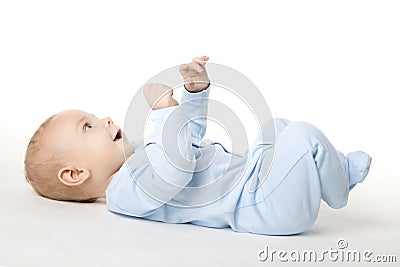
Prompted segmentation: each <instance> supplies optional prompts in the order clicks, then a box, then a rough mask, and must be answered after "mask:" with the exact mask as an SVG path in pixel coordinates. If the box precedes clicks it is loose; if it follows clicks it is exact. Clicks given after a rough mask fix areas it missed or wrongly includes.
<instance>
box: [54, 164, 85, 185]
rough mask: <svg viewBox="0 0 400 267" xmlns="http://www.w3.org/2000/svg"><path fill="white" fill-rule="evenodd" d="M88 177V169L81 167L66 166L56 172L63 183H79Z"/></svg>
mask: <svg viewBox="0 0 400 267" xmlns="http://www.w3.org/2000/svg"><path fill="white" fill-rule="evenodd" d="M89 177H90V171H88V170H87V169H81V168H72V167H66V168H62V169H61V170H59V172H58V179H59V180H60V181H61V182H62V183H63V184H65V185H69V186H74V185H80V184H82V183H83V182H85V181H86V180H87V179H88V178H89Z"/></svg>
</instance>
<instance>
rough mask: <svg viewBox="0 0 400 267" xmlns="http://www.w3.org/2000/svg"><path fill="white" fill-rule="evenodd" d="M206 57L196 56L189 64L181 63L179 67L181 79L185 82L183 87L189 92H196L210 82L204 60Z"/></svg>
mask: <svg viewBox="0 0 400 267" xmlns="http://www.w3.org/2000/svg"><path fill="white" fill-rule="evenodd" d="M207 60H208V57H206V56H202V57H196V58H194V59H193V60H192V62H190V63H189V64H182V65H181V66H180V68H179V72H180V73H181V75H182V77H183V80H184V82H185V88H186V90H188V91H189V92H192V93H197V92H200V91H203V90H204V89H207V87H208V85H209V84H210V80H209V79H208V75H207V71H206V67H205V65H206V61H207Z"/></svg>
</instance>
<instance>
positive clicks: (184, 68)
mask: <svg viewBox="0 0 400 267" xmlns="http://www.w3.org/2000/svg"><path fill="white" fill-rule="evenodd" d="M188 69H189V65H188V64H182V65H180V66H179V72H180V73H181V74H182V75H184V74H185V73H186V72H187V71H188Z"/></svg>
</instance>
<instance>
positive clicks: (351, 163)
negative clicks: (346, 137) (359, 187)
mask: <svg viewBox="0 0 400 267" xmlns="http://www.w3.org/2000/svg"><path fill="white" fill-rule="evenodd" d="M346 159H347V162H348V170H349V189H353V187H354V186H355V185H356V184H358V183H361V182H362V181H364V179H365V177H366V176H367V174H368V171H369V167H370V165H371V160H372V158H371V157H370V156H369V155H368V154H367V153H364V152H362V151H354V152H350V153H348V154H347V155H346Z"/></svg>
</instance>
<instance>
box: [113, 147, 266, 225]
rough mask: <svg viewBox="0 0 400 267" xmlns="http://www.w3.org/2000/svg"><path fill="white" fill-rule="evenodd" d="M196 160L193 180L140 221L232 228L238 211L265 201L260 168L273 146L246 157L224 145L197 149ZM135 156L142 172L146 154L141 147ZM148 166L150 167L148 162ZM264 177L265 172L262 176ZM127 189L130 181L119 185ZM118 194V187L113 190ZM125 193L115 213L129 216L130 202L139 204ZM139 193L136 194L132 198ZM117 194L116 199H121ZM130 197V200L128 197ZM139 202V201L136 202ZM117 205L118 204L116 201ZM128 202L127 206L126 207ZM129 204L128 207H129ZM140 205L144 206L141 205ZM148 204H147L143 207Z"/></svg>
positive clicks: (126, 171) (124, 174)
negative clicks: (149, 220)
mask: <svg viewBox="0 0 400 267" xmlns="http://www.w3.org/2000/svg"><path fill="white" fill-rule="evenodd" d="M193 148H194V150H195V156H196V169H195V171H194V172H193V177H192V180H191V181H190V182H189V183H188V184H187V185H186V186H185V187H184V188H182V190H181V191H180V192H179V193H178V194H177V195H175V196H174V197H173V199H171V200H170V201H169V202H168V203H165V204H164V205H162V206H160V207H159V208H157V209H154V210H152V211H151V212H148V213H146V214H143V215H141V216H140V217H143V218H146V219H151V220H155V221H163V222H168V223H194V224H200V225H206V226H210V227H228V226H232V224H234V223H235V219H236V218H235V211H236V209H238V208H241V207H244V206H251V205H254V204H256V203H258V202H262V201H263V195H262V192H259V190H255V189H257V186H258V185H259V183H260V177H259V176H258V175H259V173H260V168H263V169H266V167H267V166H266V164H265V163H266V162H269V158H271V159H272V153H270V152H271V151H272V150H271V149H270V148H271V146H268V145H264V144H255V145H253V146H251V147H250V148H249V150H248V151H247V153H246V154H236V153H231V152H230V151H228V150H227V149H226V148H225V147H224V146H223V145H222V144H220V143H216V142H211V143H209V144H206V145H203V146H195V145H193ZM135 153H138V155H137V156H140V153H141V154H142V156H140V157H138V158H140V159H141V160H142V162H138V163H137V164H138V166H137V167H138V168H140V167H141V166H143V165H145V164H146V160H145V159H146V158H147V157H146V155H145V154H144V153H146V151H145V149H144V148H143V147H140V146H139V147H138V148H137V150H136V151H135ZM147 164H150V163H149V162H147ZM132 168H135V166H132V164H130V166H129V168H126V167H125V165H123V167H122V168H121V170H120V171H119V173H118V175H117V177H116V179H123V180H126V179H129V180H132V179H134V178H133V177H130V173H131V171H132V170H133V169H132ZM261 173H262V172H261ZM119 184H121V186H127V185H128V184H129V182H128V181H126V182H125V183H119ZM110 190H114V191H118V186H115V187H114V188H112V189H111V188H110ZM123 190H124V195H125V197H124V198H118V200H117V202H120V203H116V204H117V205H118V207H120V208H121V210H123V212H121V211H117V210H112V209H110V210H112V211H114V212H119V213H124V214H126V215H132V216H137V215H135V214H134V213H132V214H129V208H126V207H129V205H128V204H129V203H128V202H129V201H137V200H136V199H135V198H134V197H133V195H132V198H131V199H130V197H129V194H130V193H129V194H127V193H126V188H125V189H123ZM134 193H135V191H134V190H132V193H131V194H134ZM117 194H118V192H116V193H115V194H114V195H117ZM127 195H128V196H127ZM134 199H135V200H134ZM113 201H116V200H113ZM124 202H126V203H124ZM125 204H127V205H125ZM138 204H139V205H140V203H138ZM143 204H144V203H143Z"/></svg>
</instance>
